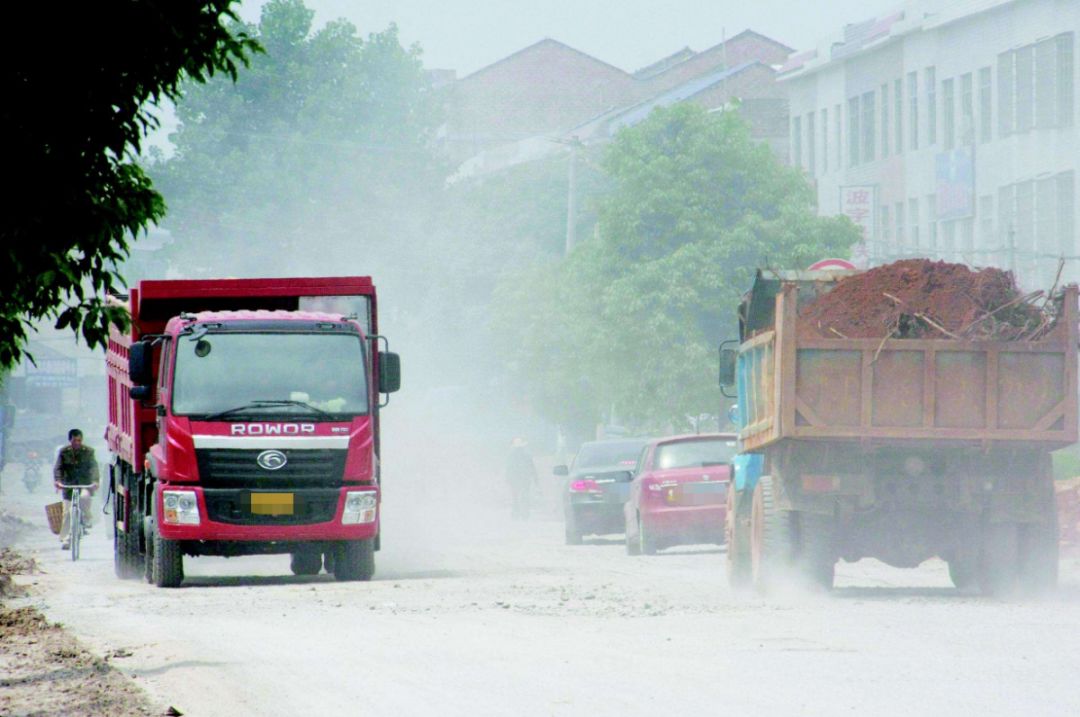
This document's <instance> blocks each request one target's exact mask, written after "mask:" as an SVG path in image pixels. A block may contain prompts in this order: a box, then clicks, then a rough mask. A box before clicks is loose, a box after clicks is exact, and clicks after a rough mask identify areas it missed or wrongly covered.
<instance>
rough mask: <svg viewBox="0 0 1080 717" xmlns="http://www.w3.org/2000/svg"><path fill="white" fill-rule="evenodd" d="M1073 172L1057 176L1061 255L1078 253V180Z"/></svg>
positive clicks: (1058, 226) (1059, 247)
mask: <svg viewBox="0 0 1080 717" xmlns="http://www.w3.org/2000/svg"><path fill="white" fill-rule="evenodd" d="M1075 176H1076V175H1075V174H1074V173H1073V172H1062V173H1061V174H1059V175H1058V176H1057V182H1058V186H1057V197H1058V206H1057V215H1058V220H1057V231H1058V251H1059V252H1061V256H1072V255H1074V254H1075V253H1076V180H1075Z"/></svg>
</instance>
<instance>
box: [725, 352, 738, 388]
mask: <svg viewBox="0 0 1080 717" xmlns="http://www.w3.org/2000/svg"><path fill="white" fill-rule="evenodd" d="M738 355H739V352H738V351H737V350H736V349H725V348H722V347H721V349H720V385H721V386H733V385H734V384H735V359H736V357H738Z"/></svg>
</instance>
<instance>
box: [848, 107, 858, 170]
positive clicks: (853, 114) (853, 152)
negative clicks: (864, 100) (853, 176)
mask: <svg viewBox="0 0 1080 717" xmlns="http://www.w3.org/2000/svg"><path fill="white" fill-rule="evenodd" d="M847 132H848V166H850V167H856V166H858V164H859V141H860V140H861V139H862V136H861V135H860V134H859V98H858V97H852V98H851V99H849V100H848V113H847Z"/></svg>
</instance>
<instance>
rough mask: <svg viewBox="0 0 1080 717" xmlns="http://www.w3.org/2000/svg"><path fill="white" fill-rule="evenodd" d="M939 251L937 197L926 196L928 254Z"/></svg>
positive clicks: (932, 195)
mask: <svg viewBox="0 0 1080 717" xmlns="http://www.w3.org/2000/svg"><path fill="white" fill-rule="evenodd" d="M936 251H937V195H935V194H927V195H926V253H927V255H930V256H932V255H933V254H934V252H936Z"/></svg>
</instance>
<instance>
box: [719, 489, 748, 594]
mask: <svg viewBox="0 0 1080 717" xmlns="http://www.w3.org/2000/svg"><path fill="white" fill-rule="evenodd" d="M743 502H745V501H744V500H743V499H742V496H741V494H739V493H738V492H737V491H736V490H735V486H734V485H729V486H728V494H727V515H726V516H725V518H724V536H725V542H727V577H728V585H730V586H731V587H732V588H733V589H735V590H745V589H746V588H748V587H749V586H750V582H751V579H752V578H753V569H752V568H751V565H750V521H749V520H748V516H747V515H746V508H745V507H743V508H742V509H740V506H739V504H740V503H743Z"/></svg>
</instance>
